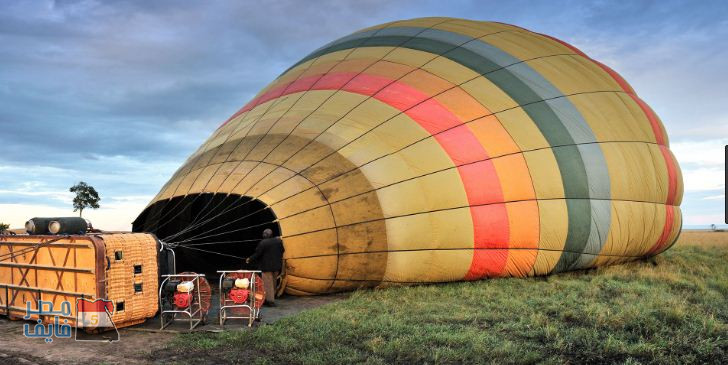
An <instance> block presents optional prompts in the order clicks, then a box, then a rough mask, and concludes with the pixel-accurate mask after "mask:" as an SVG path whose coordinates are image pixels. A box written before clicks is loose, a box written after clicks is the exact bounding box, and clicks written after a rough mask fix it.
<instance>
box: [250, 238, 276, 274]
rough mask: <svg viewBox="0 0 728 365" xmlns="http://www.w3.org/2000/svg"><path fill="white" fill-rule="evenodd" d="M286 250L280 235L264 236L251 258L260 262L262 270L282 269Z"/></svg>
mask: <svg viewBox="0 0 728 365" xmlns="http://www.w3.org/2000/svg"><path fill="white" fill-rule="evenodd" d="M284 251H285V249H284V248H283V241H281V238H280V237H271V238H264V239H263V240H261V241H260V243H258V247H256V248H255V253H254V254H253V256H250V259H251V260H252V261H255V262H257V263H258V270H260V271H265V272H269V271H270V272H274V271H281V262H282V261H283V252H284Z"/></svg>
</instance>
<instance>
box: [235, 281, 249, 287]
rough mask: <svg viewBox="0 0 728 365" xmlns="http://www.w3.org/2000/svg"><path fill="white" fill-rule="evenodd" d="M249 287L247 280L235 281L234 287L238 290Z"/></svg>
mask: <svg viewBox="0 0 728 365" xmlns="http://www.w3.org/2000/svg"><path fill="white" fill-rule="evenodd" d="M249 285H250V280H248V278H242V279H235V287H236V288H240V289H246V288H248V286H249Z"/></svg>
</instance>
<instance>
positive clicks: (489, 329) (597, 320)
mask: <svg viewBox="0 0 728 365" xmlns="http://www.w3.org/2000/svg"><path fill="white" fill-rule="evenodd" d="M172 346H173V348H172V349H173V351H169V352H174V353H178V354H183V355H182V357H178V358H182V359H186V361H190V362H191V363H200V362H203V363H204V362H211V363H217V362H222V361H232V362H240V363H250V362H251V359H254V360H252V363H310V364H314V363H350V362H366V363H371V364H378V363H463V362H465V363H476V362H477V363H483V362H485V363H533V362H545V363H586V362H600V363H601V362H619V363H716V364H717V363H728V233H713V232H689V231H688V232H684V233H683V234H682V236H681V238H680V241H679V242H678V243H677V244H676V245H675V246H674V247H673V248H672V249H670V250H668V251H667V252H665V253H664V254H662V255H660V256H658V257H656V258H654V259H653V260H648V261H639V262H632V263H628V264H624V265H616V266H611V267H606V268H600V269H596V270H590V271H582V272H573V273H566V274H559V275H554V276H551V277H546V278H531V279H497V280H484V281H479V282H465V283H452V284H443V285H429V286H419V287H401V288H389V289H379V290H363V291H359V292H356V293H354V294H353V295H352V296H351V297H350V298H348V299H346V300H343V301H340V302H336V303H332V304H329V305H325V306H323V307H320V308H317V309H313V310H310V311H306V312H302V313H300V314H298V315H295V316H293V317H289V318H286V319H283V320H281V321H279V322H277V323H276V324H275V325H269V326H263V327H261V328H259V329H257V330H255V331H247V332H225V333H220V334H208V333H196V334H189V335H181V336H179V337H178V338H177V339H176V340H175V341H174V342H173V345H172ZM169 352H168V353H169ZM200 358H201V360H202V361H200V360H199V359H200ZM177 361H178V360H177Z"/></svg>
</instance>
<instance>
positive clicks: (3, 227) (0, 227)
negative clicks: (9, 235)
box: [0, 222, 10, 233]
mask: <svg viewBox="0 0 728 365" xmlns="http://www.w3.org/2000/svg"><path fill="white" fill-rule="evenodd" d="M8 228H10V225H9V224H6V223H3V222H0V233H2V232H5V231H7V230H8Z"/></svg>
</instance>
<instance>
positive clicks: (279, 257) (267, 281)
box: [245, 228, 285, 307]
mask: <svg viewBox="0 0 728 365" xmlns="http://www.w3.org/2000/svg"><path fill="white" fill-rule="evenodd" d="M272 236H273V230H271V229H270V228H266V229H265V230H264V231H263V239H262V240H261V241H260V243H258V247H256V248H255V253H254V254H253V256H250V257H248V258H247V259H245V263H250V262H251V261H255V262H256V263H258V270H260V271H262V272H263V286H264V287H265V303H264V305H268V306H270V307H275V306H276V303H275V300H276V278H277V277H278V273H280V272H281V264H282V263H283V252H284V251H285V249H284V248H283V241H281V238H280V237H272Z"/></svg>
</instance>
